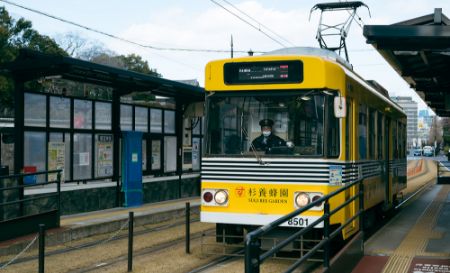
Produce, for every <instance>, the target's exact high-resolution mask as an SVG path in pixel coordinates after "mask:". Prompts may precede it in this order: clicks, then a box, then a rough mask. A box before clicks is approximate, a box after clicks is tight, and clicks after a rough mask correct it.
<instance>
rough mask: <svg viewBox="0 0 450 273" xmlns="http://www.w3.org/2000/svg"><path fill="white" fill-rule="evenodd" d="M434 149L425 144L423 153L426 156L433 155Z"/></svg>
mask: <svg viewBox="0 0 450 273" xmlns="http://www.w3.org/2000/svg"><path fill="white" fill-rule="evenodd" d="M433 151H434V149H433V147H431V146H425V147H423V155H424V156H433V154H434V152H433Z"/></svg>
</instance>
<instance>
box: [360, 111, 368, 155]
mask: <svg viewBox="0 0 450 273" xmlns="http://www.w3.org/2000/svg"><path fill="white" fill-rule="evenodd" d="M358 117H359V119H358V143H359V144H358V145H359V149H358V151H359V159H366V158H367V150H366V149H367V107H366V106H365V105H363V104H360V105H359V116H358Z"/></svg>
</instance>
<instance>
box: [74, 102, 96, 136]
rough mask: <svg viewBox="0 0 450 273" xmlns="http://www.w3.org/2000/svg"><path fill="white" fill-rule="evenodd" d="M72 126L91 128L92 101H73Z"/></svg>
mask: <svg viewBox="0 0 450 273" xmlns="http://www.w3.org/2000/svg"><path fill="white" fill-rule="evenodd" d="M73 128H76V129H92V102H91V101H88V100H74V101H73Z"/></svg>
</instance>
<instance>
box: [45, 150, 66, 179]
mask: <svg viewBox="0 0 450 273" xmlns="http://www.w3.org/2000/svg"><path fill="white" fill-rule="evenodd" d="M65 150H66V148H65V145H64V142H49V143H48V170H49V171H53V170H62V172H61V181H63V180H64V163H65ZM56 179H57V174H56V173H52V174H49V175H48V181H55V180H56Z"/></svg>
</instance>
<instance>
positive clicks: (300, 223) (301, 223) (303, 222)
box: [287, 217, 309, 227]
mask: <svg viewBox="0 0 450 273" xmlns="http://www.w3.org/2000/svg"><path fill="white" fill-rule="evenodd" d="M287 224H288V226H293V227H307V226H308V225H309V219H308V218H302V217H294V218H291V219H290V220H289V221H287Z"/></svg>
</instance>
